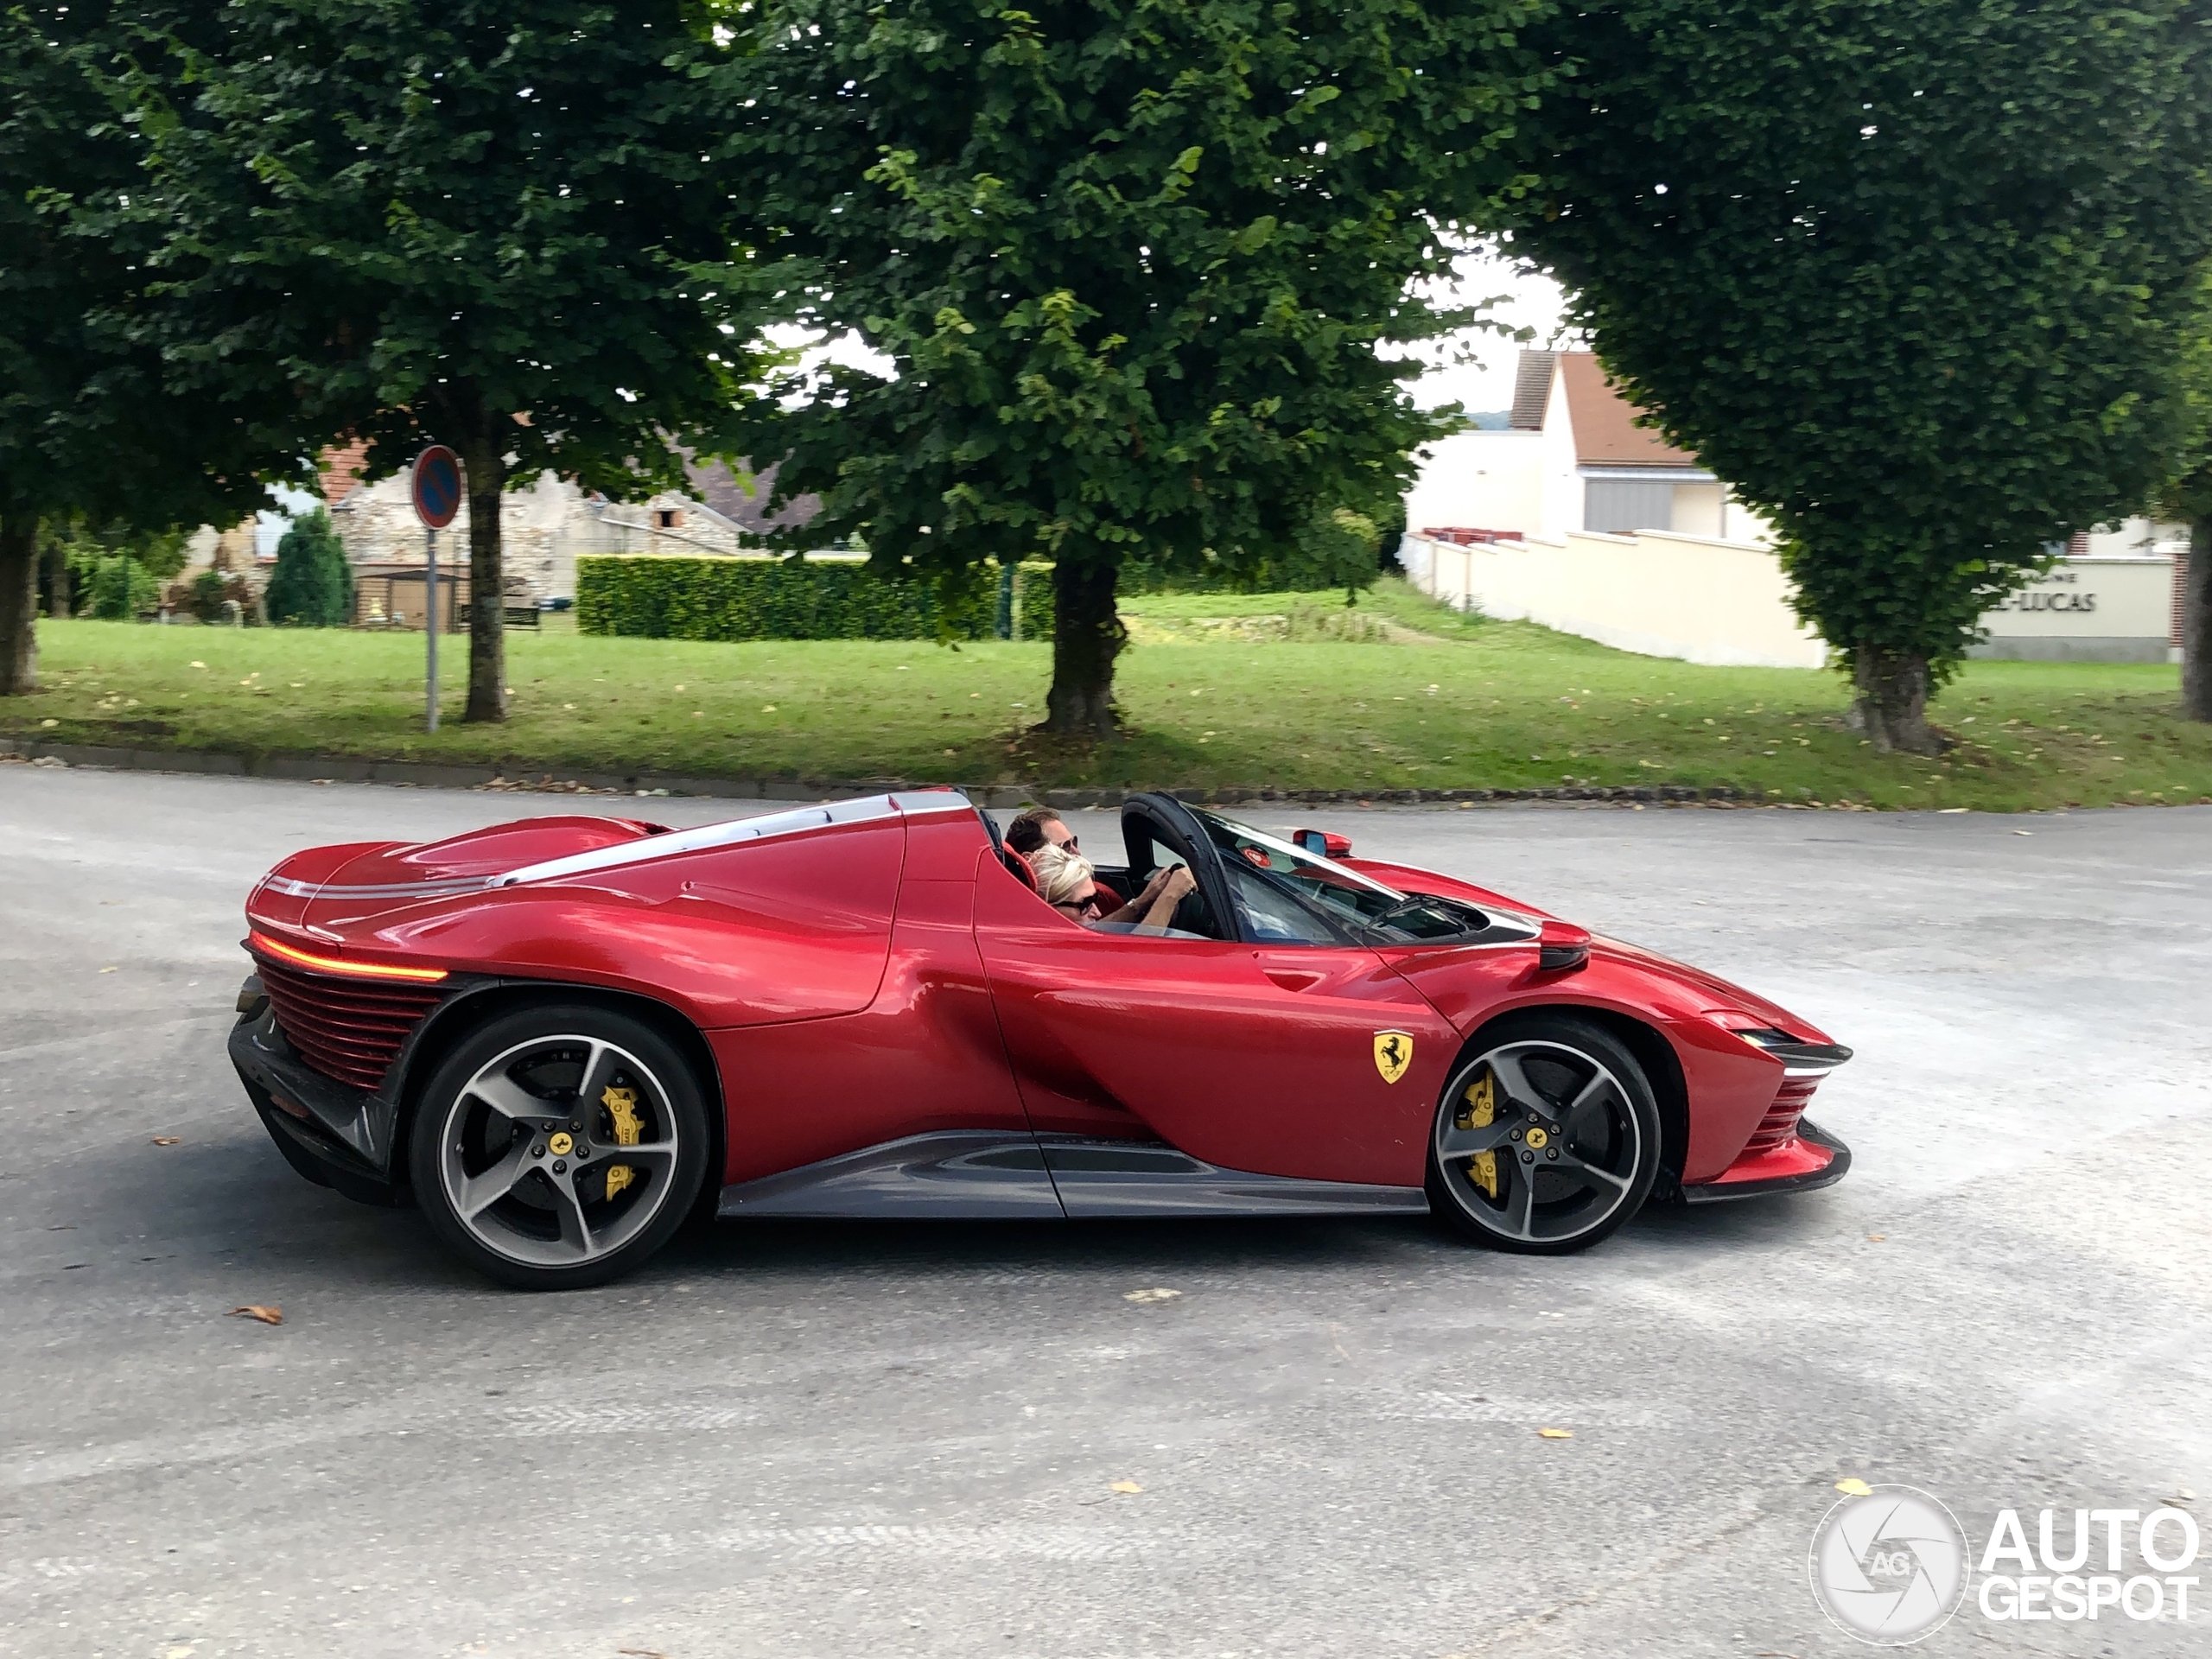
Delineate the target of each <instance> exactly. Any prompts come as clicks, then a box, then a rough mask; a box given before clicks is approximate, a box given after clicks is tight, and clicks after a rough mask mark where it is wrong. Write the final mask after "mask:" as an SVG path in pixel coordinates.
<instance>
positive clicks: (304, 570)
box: [262, 507, 353, 628]
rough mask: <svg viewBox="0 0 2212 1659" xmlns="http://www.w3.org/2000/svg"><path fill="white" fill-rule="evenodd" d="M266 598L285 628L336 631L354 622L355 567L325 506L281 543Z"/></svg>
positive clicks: (299, 521)
mask: <svg viewBox="0 0 2212 1659" xmlns="http://www.w3.org/2000/svg"><path fill="white" fill-rule="evenodd" d="M262 598H263V604H264V608H265V609H266V610H267V611H268V613H269V620H270V621H271V622H274V623H276V624H277V625H278V626H288V627H303V628H336V627H343V626H345V625H346V623H348V622H350V621H352V620H353V567H352V566H351V565H350V564H348V563H346V546H345V543H342V542H340V540H339V539H338V532H337V531H335V530H334V529H332V528H331V524H330V515H329V514H328V513H327V512H324V511H323V510H322V509H321V507H317V508H316V509H315V511H314V512H311V513H309V514H308V515H307V516H306V517H305V518H299V519H295V520H294V521H293V524H292V527H291V528H290V529H289V530H288V531H285V532H284V539H283V540H282V541H281V542H279V543H277V569H276V570H275V571H274V572H273V573H272V574H271V575H270V578H269V588H268V590H267V592H266V593H264V594H263V596H262Z"/></svg>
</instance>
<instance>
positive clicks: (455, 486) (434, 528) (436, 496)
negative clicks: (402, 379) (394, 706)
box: [410, 443, 461, 732]
mask: <svg viewBox="0 0 2212 1659" xmlns="http://www.w3.org/2000/svg"><path fill="white" fill-rule="evenodd" d="M410 482H411V485H412V488H411V490H410V493H411V494H412V495H413V497H414V499H415V516H416V518H420V519H421V520H422V521H423V528H424V529H425V530H427V531H429V532H430V535H429V549H428V550H427V551H426V553H425V555H424V557H423V634H424V640H423V705H424V706H423V728H424V729H425V730H427V731H433V732H435V731H436V730H437V729H438V628H439V626H440V624H441V623H442V620H443V617H442V613H440V611H439V609H438V532H439V531H442V530H443V529H444V528H445V527H446V526H447V525H448V524H451V523H453V521H454V517H455V516H456V515H457V514H458V513H459V512H461V457H460V456H459V455H457V454H454V452H453V451H452V450H451V449H449V448H447V447H446V446H445V445H444V444H442V443H434V444H432V445H430V446H429V448H426V449H424V450H423V453H422V454H419V455H417V456H416V457H415V475H414V477H413V479H412V480H410Z"/></svg>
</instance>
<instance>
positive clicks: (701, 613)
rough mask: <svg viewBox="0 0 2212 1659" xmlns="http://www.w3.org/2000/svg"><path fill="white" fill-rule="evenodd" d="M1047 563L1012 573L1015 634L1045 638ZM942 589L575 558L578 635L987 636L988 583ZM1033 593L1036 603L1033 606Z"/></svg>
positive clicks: (727, 567) (741, 566)
mask: <svg viewBox="0 0 2212 1659" xmlns="http://www.w3.org/2000/svg"><path fill="white" fill-rule="evenodd" d="M1050 573H1051V567H1050V566H1049V565H1024V566H1023V567H1021V569H1020V571H1019V572H1018V576H1019V580H1018V581H1017V582H1016V584H1015V587H1016V602H1015V614H1016V616H1017V618H1018V619H1019V626H1018V631H1019V632H1020V633H1021V634H1022V635H1023V636H1024V637H1026V638H1029V639H1040V638H1041V639H1050V638H1051V637H1052V581H1051V575H1050ZM981 574H982V578H983V579H982V580H981V581H979V582H976V584H975V585H974V586H973V587H972V588H967V589H964V590H958V591H956V592H954V593H952V594H950V595H949V596H948V595H946V594H943V593H942V592H941V591H940V590H939V589H938V587H937V586H936V584H934V583H932V582H929V581H926V580H924V579H920V578H916V579H914V580H911V581H905V580H899V579H898V578H894V577H891V576H887V575H883V574H882V573H881V572H880V571H879V570H877V569H874V568H872V567H871V566H869V565H867V564H864V563H846V562H843V561H839V562H836V563H830V562H829V561H827V560H809V559H806V558H804V557H799V558H790V559H730V558H713V557H701V558H662V557H657V556H655V557H644V558H638V557H623V556H613V555H601V556H588V557H584V558H581V559H578V560H577V561H576V626H577V629H578V631H579V632H584V633H597V634H626V635H631V636H633V637H636V638H639V639H724V640H745V639H993V638H995V637H996V636H997V633H998V597H999V596H998V583H997V580H996V572H995V569H991V568H989V567H986V568H985V569H984V570H983V571H982V573H981ZM1040 599H1041V601H1042V608H1041V611H1040V609H1039V601H1040Z"/></svg>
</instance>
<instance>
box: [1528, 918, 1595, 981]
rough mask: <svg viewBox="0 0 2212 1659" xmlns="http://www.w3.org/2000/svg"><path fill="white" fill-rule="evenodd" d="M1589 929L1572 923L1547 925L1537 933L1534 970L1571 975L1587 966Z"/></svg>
mask: <svg viewBox="0 0 2212 1659" xmlns="http://www.w3.org/2000/svg"><path fill="white" fill-rule="evenodd" d="M1589 962H1590V930H1589V929H1588V928H1586V927H1577V926H1576V925H1574V924H1573V922H1562V921H1558V920H1553V921H1548V922H1546V923H1545V924H1544V925H1543V926H1542V928H1541V930H1539V931H1538V932H1537V934H1536V967H1537V969H1538V971H1540V972H1542V973H1547V974H1571V973H1573V972H1574V971H1575V970H1576V969H1580V968H1584V967H1586V966H1588V965H1589Z"/></svg>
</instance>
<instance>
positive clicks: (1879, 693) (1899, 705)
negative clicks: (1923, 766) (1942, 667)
mask: <svg viewBox="0 0 2212 1659" xmlns="http://www.w3.org/2000/svg"><path fill="white" fill-rule="evenodd" d="M1852 683H1853V685H1854V686H1855V687H1856V688H1857V690H1858V693H1859V702H1858V707H1857V709H1856V710H1855V713H1856V714H1857V715H1858V718H1859V723H1860V725H1861V727H1862V728H1863V729H1864V730H1865V732H1866V735H1867V737H1868V739H1869V740H1870V741H1872V743H1873V745H1874V749H1875V753H1878V754H1889V753H1905V754H1940V753H1942V749H1943V745H1942V740H1940V739H1939V738H1938V737H1937V736H1936V734H1935V733H1934V732H1932V731H1930V730H1929V729H1928V659H1927V658H1925V657H1915V656H1910V655H1907V654H1904V653H1901V652H1887V651H1883V650H1881V649H1880V648H1878V646H1874V645H1860V646H1859V648H1858V649H1857V650H1855V651H1853V652H1852Z"/></svg>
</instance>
